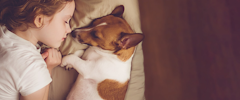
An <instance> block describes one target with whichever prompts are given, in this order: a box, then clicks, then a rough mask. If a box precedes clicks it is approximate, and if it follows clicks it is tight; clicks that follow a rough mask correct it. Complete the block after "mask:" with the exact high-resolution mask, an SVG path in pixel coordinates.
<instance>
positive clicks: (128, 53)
mask: <svg viewBox="0 0 240 100" xmlns="http://www.w3.org/2000/svg"><path fill="white" fill-rule="evenodd" d="M89 48H93V49H94V50H97V51H96V52H98V53H99V54H101V55H102V54H114V55H116V56H117V58H118V59H119V60H121V61H123V62H126V61H128V60H129V59H131V57H132V56H133V53H134V50H135V47H131V48H128V49H121V50H118V51H117V52H114V51H109V50H104V49H102V48H100V47H95V46H91V47H89Z"/></svg>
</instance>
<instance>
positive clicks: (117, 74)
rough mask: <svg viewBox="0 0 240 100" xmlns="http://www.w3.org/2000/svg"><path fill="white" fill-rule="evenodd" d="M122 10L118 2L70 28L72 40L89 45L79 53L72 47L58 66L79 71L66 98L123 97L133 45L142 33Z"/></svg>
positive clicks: (121, 99)
mask: <svg viewBox="0 0 240 100" xmlns="http://www.w3.org/2000/svg"><path fill="white" fill-rule="evenodd" d="M123 12H124V7H123V6H122V5H121V6H118V7H116V8H115V9H114V10H113V11H112V13H111V14H109V15H107V16H104V17H101V18H97V19H95V20H93V21H92V22H91V24H90V25H89V26H87V27H84V28H78V29H75V30H74V31H72V33H71V35H72V36H73V37H74V39H75V40H76V41H78V42H80V43H84V44H88V45H90V47H89V48H88V49H87V50H86V51H85V52H84V54H83V56H82V57H81V55H82V53H83V52H82V51H76V52H75V53H74V54H71V55H67V56H65V57H63V59H62V63H61V66H62V67H64V66H66V68H74V69H75V70H76V71H77V72H78V73H79V75H78V77H77V80H76V81H75V83H74V85H73V87H72V89H71V91H70V93H69V94H68V97H67V99H68V100H124V98H125V94H126V91H127V87H128V82H129V78H130V71H131V61H132V57H133V54H134V50H135V46H136V45H137V44H138V43H140V42H141V41H142V40H143V37H144V36H143V34H140V33H134V32H133V30H132V29H131V28H130V26H129V25H128V23H127V22H126V21H125V20H124V19H123V18H122V14H123ZM80 57H81V58H80Z"/></svg>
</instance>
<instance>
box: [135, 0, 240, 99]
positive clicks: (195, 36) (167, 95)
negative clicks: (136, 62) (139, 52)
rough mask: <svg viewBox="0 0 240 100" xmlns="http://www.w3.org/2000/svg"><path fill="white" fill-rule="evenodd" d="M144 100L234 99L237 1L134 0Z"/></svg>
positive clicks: (239, 33)
mask: <svg viewBox="0 0 240 100" xmlns="http://www.w3.org/2000/svg"><path fill="white" fill-rule="evenodd" d="M139 7H140V14H141V15H140V16H141V23H142V31H143V33H144V34H145V39H144V41H143V52H144V66H145V75H146V87H145V88H146V91H145V96H146V99H147V100H240V0H139Z"/></svg>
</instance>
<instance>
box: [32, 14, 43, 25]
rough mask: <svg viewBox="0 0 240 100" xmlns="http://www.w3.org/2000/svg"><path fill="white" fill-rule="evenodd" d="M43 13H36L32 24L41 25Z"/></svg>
mask: <svg viewBox="0 0 240 100" xmlns="http://www.w3.org/2000/svg"><path fill="white" fill-rule="evenodd" d="M43 17H44V16H43V15H42V14H41V15H37V17H35V19H34V25H35V26H36V27H38V28H39V27H41V26H42V25H43Z"/></svg>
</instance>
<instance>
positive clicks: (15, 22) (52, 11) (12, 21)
mask: <svg viewBox="0 0 240 100" xmlns="http://www.w3.org/2000/svg"><path fill="white" fill-rule="evenodd" d="M74 9H75V3H74V1H73V0H1V1H0V24H1V26H0V100H19V99H20V100H47V97H48V90H49V84H50V82H51V81H52V79H51V70H52V69H53V68H54V67H56V66H57V65H59V64H60V63H61V54H60V52H58V51H57V50H56V49H48V50H47V51H46V52H44V53H43V54H42V55H41V54H40V48H39V45H38V44H37V43H38V42H42V43H44V44H46V45H48V46H50V47H52V48H58V47H59V46H60V44H61V42H62V41H63V40H64V39H65V38H66V35H67V33H69V32H71V29H70V26H69V20H70V19H71V17H72V15H73V12H74Z"/></svg>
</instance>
